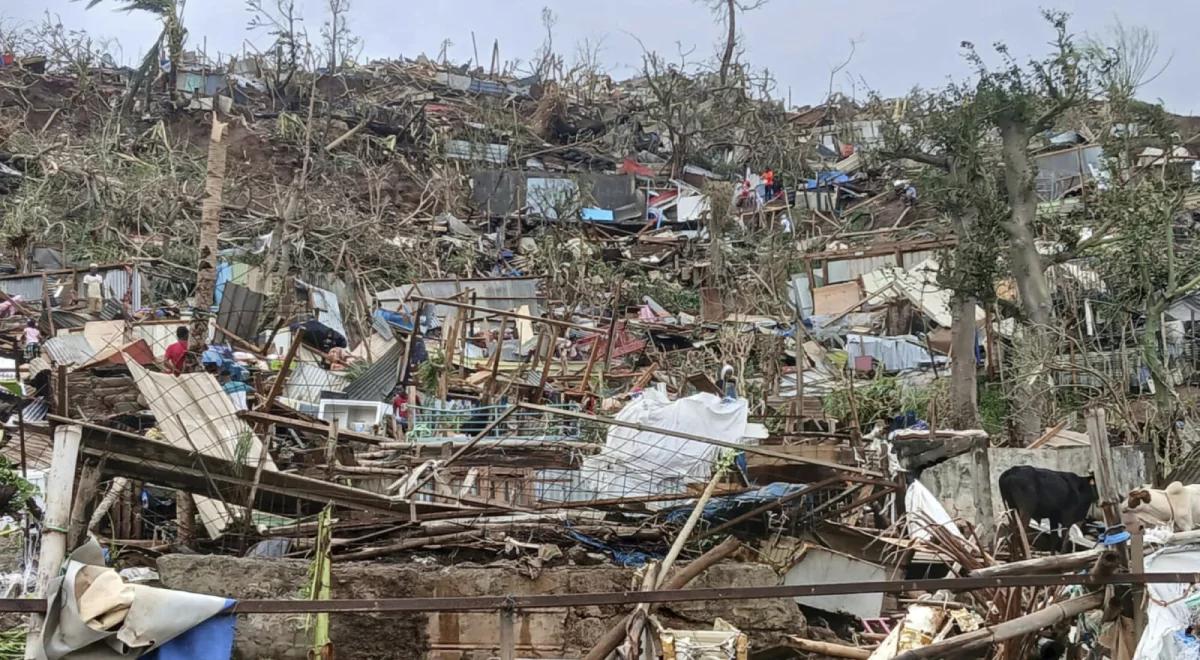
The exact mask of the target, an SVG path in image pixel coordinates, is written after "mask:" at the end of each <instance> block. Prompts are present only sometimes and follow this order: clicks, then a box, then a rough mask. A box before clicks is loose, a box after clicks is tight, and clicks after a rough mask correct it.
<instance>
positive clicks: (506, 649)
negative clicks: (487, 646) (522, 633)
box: [500, 607, 517, 660]
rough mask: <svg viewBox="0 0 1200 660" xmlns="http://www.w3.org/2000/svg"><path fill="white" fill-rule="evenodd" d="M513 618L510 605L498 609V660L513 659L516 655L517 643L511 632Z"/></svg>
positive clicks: (513, 614)
mask: <svg viewBox="0 0 1200 660" xmlns="http://www.w3.org/2000/svg"><path fill="white" fill-rule="evenodd" d="M515 618H516V616H515V613H514V612H513V609H512V608H511V607H505V608H504V609H502V610H500V660H514V659H515V658H516V657H517V644H516V639H515V635H514V634H513V632H514V631H513V628H514V626H513V623H514V619H515Z"/></svg>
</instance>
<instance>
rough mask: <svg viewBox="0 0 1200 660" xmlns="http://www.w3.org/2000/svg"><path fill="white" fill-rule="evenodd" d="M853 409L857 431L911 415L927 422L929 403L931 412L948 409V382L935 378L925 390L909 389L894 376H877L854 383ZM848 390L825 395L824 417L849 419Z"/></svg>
mask: <svg viewBox="0 0 1200 660" xmlns="http://www.w3.org/2000/svg"><path fill="white" fill-rule="evenodd" d="M853 396H854V406H853V408H857V412H858V426H859V428H868V427H870V426H871V425H872V424H874V423H875V420H879V419H882V420H889V419H891V418H892V417H895V416H897V415H902V414H904V413H908V412H912V413H916V415H917V417H919V418H921V419H929V413H930V404H931V403H932V405H933V408H934V410H935V411H936V410H937V409H942V410H948V409H949V408H948V405H949V398H948V381H947V380H946V379H939V380H936V381H934V382H933V383H932V384H930V385H928V386H925V387H912V386H909V385H906V384H905V383H903V382H902V381H901V380H900V379H899V378H897V377H895V376H879V377H877V378H875V379H873V380H871V381H868V382H859V381H856V382H855V383H854V395H853ZM850 397H851V394H850V388H849V387H839V388H838V389H835V390H833V391H832V392H830V393H829V394H827V395H825V398H824V401H823V405H822V407H823V409H824V411H825V414H826V415H828V416H830V417H833V418H835V419H837V420H839V421H840V422H842V423H844V424H848V423H850V422H851V420H852V419H853V415H852V413H851V410H852V409H853V408H852V406H851V405H850Z"/></svg>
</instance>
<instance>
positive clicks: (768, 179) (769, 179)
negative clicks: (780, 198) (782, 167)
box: [762, 168, 776, 202]
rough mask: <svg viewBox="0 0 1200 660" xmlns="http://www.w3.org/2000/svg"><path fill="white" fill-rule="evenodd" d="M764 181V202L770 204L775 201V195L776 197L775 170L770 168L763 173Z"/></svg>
mask: <svg viewBox="0 0 1200 660" xmlns="http://www.w3.org/2000/svg"><path fill="white" fill-rule="evenodd" d="M762 181H763V201H765V202H769V201H771V200H772V199H775V195H776V190H775V170H772V169H770V168H768V169H767V171H766V172H763V175H762Z"/></svg>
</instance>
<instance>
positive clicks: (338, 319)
mask: <svg viewBox="0 0 1200 660" xmlns="http://www.w3.org/2000/svg"><path fill="white" fill-rule="evenodd" d="M304 286H305V287H307V288H308V295H309V302H310V303H311V304H312V307H313V309H314V310H315V311H316V312H317V320H318V321H320V322H321V323H324V324H325V325H327V326H329V327H331V328H333V329H334V330H337V331H338V332H340V333H341V334H342V336H343V337H345V336H346V326H345V325H344V324H343V323H342V307H341V304H340V303H339V302H338V297H337V294H336V293H334V292H332V291H329V290H328V289H322V288H320V287H316V286H313V285H311V284H305V285H304Z"/></svg>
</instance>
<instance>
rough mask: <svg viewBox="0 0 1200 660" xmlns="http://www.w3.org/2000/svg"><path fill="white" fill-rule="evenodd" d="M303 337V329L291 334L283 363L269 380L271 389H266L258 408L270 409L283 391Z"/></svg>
mask: <svg viewBox="0 0 1200 660" xmlns="http://www.w3.org/2000/svg"><path fill="white" fill-rule="evenodd" d="M303 339H304V329H303V328H300V329H297V330H296V334H294V335H292V343H291V345H290V346H288V352H287V356H286V357H284V358H283V365H281V366H280V367H279V374H278V375H277V376H275V380H274V381H272V382H271V389H270V390H268V391H267V396H266V398H265V399H263V401H262V403H261V404H259V406H258V409H259V410H270V409H271V405H272V404H274V403H275V399H276V398H277V397H278V396H279V393H280V392H282V391H283V386H284V384H285V383H287V379H288V373H289V372H291V370H292V360H295V359H296V352H297V351H299V350H300V344H302V343H303V341H302V340H303Z"/></svg>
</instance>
